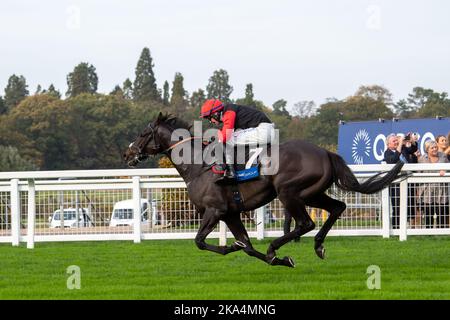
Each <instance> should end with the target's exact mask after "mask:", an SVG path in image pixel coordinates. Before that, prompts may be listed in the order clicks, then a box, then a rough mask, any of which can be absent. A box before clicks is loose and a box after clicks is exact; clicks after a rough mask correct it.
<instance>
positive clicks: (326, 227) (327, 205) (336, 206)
mask: <svg viewBox="0 0 450 320" xmlns="http://www.w3.org/2000/svg"><path fill="white" fill-rule="evenodd" d="M306 204H307V205H308V206H311V207H316V208H321V209H325V210H327V211H328V212H329V213H330V216H329V217H328V219H327V221H325V223H324V224H323V226H322V228H320V230H319V232H318V233H317V234H316V236H315V237H314V250H315V251H316V254H317V255H318V256H319V258H321V259H324V258H325V248H324V247H323V245H322V244H323V242H324V241H325V237H326V236H327V234H328V231H330V229H331V227H332V226H333V225H334V223H335V222H336V220H337V219H338V218H339V216H340V215H341V214H342V212H343V211H344V210H345V208H346V205H345V203H344V202H342V201H339V200H336V199H333V198H330V197H329V196H327V195H326V194H324V193H322V194H320V195H317V196H314V197H312V198H310V199H308V200H307V201H306Z"/></svg>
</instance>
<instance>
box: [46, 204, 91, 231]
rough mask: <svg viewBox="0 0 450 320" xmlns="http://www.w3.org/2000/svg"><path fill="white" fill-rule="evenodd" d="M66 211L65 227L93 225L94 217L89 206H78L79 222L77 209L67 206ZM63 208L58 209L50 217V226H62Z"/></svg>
mask: <svg viewBox="0 0 450 320" xmlns="http://www.w3.org/2000/svg"><path fill="white" fill-rule="evenodd" d="M63 212H64V228H79V227H92V226H93V225H92V217H91V215H90V213H89V209H88V208H78V222H77V209H76V208H67V209H64V210H63ZM60 213H61V210H59V209H58V210H56V211H55V212H53V215H52V216H51V217H49V222H50V228H61V214H60Z"/></svg>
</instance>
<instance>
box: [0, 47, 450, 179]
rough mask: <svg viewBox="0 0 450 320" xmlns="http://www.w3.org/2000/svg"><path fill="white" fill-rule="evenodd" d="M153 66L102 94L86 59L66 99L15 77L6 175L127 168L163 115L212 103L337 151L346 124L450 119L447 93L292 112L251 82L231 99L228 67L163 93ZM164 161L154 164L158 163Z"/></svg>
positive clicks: (423, 92) (1, 127)
mask: <svg viewBox="0 0 450 320" xmlns="http://www.w3.org/2000/svg"><path fill="white" fill-rule="evenodd" d="M153 68H154V62H153V59H152V57H151V53H150V50H149V48H144V49H143V50H142V52H141V55H140V57H139V60H138V62H137V64H136V68H135V78H134V79H133V80H131V79H129V78H127V79H125V80H124V81H123V82H122V83H121V84H117V85H116V86H115V87H114V88H113V89H112V91H111V92H110V93H109V94H103V93H98V92H97V89H98V81H99V79H98V76H97V73H96V69H95V67H94V66H93V65H92V64H89V63H87V62H82V63H80V64H78V65H77V66H75V68H74V69H73V71H72V72H70V73H69V74H68V75H67V91H66V92H65V94H64V95H65V97H64V98H63V95H62V94H61V92H60V91H58V90H57V89H56V88H55V87H54V85H53V84H51V85H50V86H49V87H48V88H46V89H44V88H42V87H41V86H40V85H38V86H37V88H36V90H35V92H34V93H32V94H30V92H29V90H28V85H27V83H26V79H25V77H24V76H23V75H15V74H13V75H12V76H10V77H9V79H8V83H7V86H6V88H5V89H4V95H3V96H0V171H15V170H66V169H67V170H68V169H71V170H77V169H102V168H124V167H126V165H125V164H124V163H123V162H122V159H121V154H122V152H123V151H124V149H125V148H126V147H127V146H128V144H129V143H130V142H131V141H133V140H134V139H135V137H136V136H137V134H138V133H139V132H140V131H141V130H142V129H143V128H144V127H145V126H146V125H147V123H148V122H149V121H150V120H152V119H154V118H155V117H156V115H157V114H158V113H159V112H160V111H162V112H168V113H171V114H173V115H176V116H179V117H181V118H182V119H184V120H186V121H188V122H192V121H193V120H198V117H199V112H200V107H201V105H202V103H203V102H204V101H205V100H206V99H208V98H218V99H221V100H223V101H224V102H233V103H237V104H244V105H249V106H253V107H255V108H257V109H259V110H262V111H264V112H266V113H267V114H268V116H269V117H270V118H271V119H272V121H273V122H275V124H276V126H277V128H278V129H279V130H280V138H281V141H282V142H283V141H286V140H288V139H294V138H300V139H305V140H309V141H311V142H312V143H315V144H317V145H320V146H322V147H325V148H327V149H329V150H331V151H335V150H336V148H337V135H338V123H339V121H365V120H377V119H379V118H383V119H391V118H393V117H400V118H404V119H406V118H423V117H435V116H443V117H449V116H450V99H449V98H448V94H447V92H436V91H434V90H432V89H427V88H422V87H415V88H413V89H412V92H411V93H410V94H408V96H407V97H406V98H403V99H400V100H399V101H396V102H395V101H393V98H392V94H391V93H390V91H389V90H388V89H387V88H385V87H383V86H381V85H367V86H361V87H359V88H358V89H357V90H356V92H355V93H354V94H353V95H352V96H350V97H346V98H344V99H336V98H329V99H327V101H326V102H325V103H323V104H321V105H319V106H317V105H316V104H315V102H314V101H299V102H296V103H294V105H293V108H292V109H291V110H289V111H288V110H287V101H286V100H284V99H279V100H277V101H275V102H274V103H273V104H272V105H267V104H265V103H264V102H263V101H261V100H258V99H256V98H255V96H254V93H253V84H252V83H249V84H247V85H246V88H245V96H244V97H242V98H238V99H236V100H233V99H231V98H230V97H231V94H232V92H233V89H234V88H233V87H232V86H231V85H230V81H229V75H228V72H227V71H226V70H223V69H219V70H215V71H214V72H213V74H212V75H211V77H210V78H209V80H208V84H207V86H206V88H199V89H198V90H196V91H194V92H192V93H188V92H187V91H186V90H185V88H184V77H183V75H182V74H181V73H180V72H177V73H175V75H174V79H173V81H172V83H171V84H169V82H168V81H165V82H164V84H163V87H162V88H158V86H157V82H156V77H155V74H154V71H153ZM205 125H206V124H205ZM157 160H158V159H157V158H155V159H152V160H151V162H150V166H157V165H158V161H157ZM147 165H148V164H147Z"/></svg>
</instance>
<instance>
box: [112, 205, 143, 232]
mask: <svg viewBox="0 0 450 320" xmlns="http://www.w3.org/2000/svg"><path fill="white" fill-rule="evenodd" d="M149 210H150V203H149V201H148V200H147V199H141V222H143V223H148V212H149ZM132 225H133V199H129V200H123V201H119V202H116V203H115V204H114V208H113V212H112V215H111V220H110V221H109V226H110V227H117V226H132Z"/></svg>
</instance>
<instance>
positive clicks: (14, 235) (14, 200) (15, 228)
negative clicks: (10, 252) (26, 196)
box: [11, 179, 20, 246]
mask: <svg viewBox="0 0 450 320" xmlns="http://www.w3.org/2000/svg"><path fill="white" fill-rule="evenodd" d="M11 239H12V240H11V244H12V245H13V246H18V245H19V241H20V194H19V179H11Z"/></svg>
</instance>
